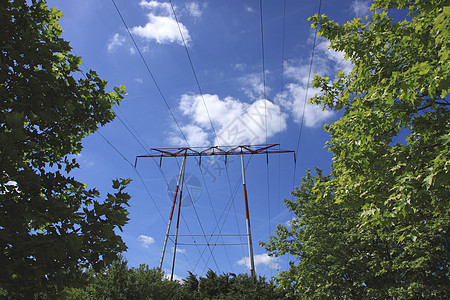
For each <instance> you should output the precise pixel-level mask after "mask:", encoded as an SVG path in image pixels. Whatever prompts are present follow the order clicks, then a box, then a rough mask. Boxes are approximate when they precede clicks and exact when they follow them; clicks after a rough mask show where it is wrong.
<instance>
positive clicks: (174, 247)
mask: <svg viewBox="0 0 450 300" xmlns="http://www.w3.org/2000/svg"><path fill="white" fill-rule="evenodd" d="M184 160H186V156H185V157H184ZM185 168H186V162H185V163H184V165H183V166H182V169H183V172H182V175H181V183H180V200H179V201H178V216H177V229H176V231H175V243H174V245H173V258H172V272H171V273H170V280H173V271H174V269H175V255H176V253H177V242H178V228H179V226H180V212H181V198H182V197H183V183H184V170H185Z"/></svg>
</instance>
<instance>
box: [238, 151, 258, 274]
mask: <svg viewBox="0 0 450 300" xmlns="http://www.w3.org/2000/svg"><path fill="white" fill-rule="evenodd" d="M241 166H242V184H243V186H244V203H245V221H246V224H247V239H248V253H249V257H250V275H251V276H255V260H254V258H253V244H252V232H251V229H250V214H249V211H248V198H247V187H246V184H245V168H244V154H243V153H241Z"/></svg>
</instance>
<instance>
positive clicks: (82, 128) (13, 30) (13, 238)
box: [0, 0, 130, 299]
mask: <svg viewBox="0 0 450 300" xmlns="http://www.w3.org/2000/svg"><path fill="white" fill-rule="evenodd" d="M61 16H62V14H61V12H59V11H57V10H56V9H50V10H49V9H47V7H46V3H45V1H39V0H37V1H31V2H30V1H25V0H14V1H2V3H1V4H0V24H1V28H2V30H1V31H0V99H1V100H0V173H1V174H0V214H1V218H0V265H1V266H2V267H1V268H0V289H2V291H7V294H8V297H10V298H14V299H16V298H28V299H32V298H52V297H53V296H52V295H54V294H57V293H58V292H59V291H60V290H61V289H62V287H63V286H66V285H68V284H77V283H79V284H81V283H82V278H83V276H84V274H83V272H82V269H83V268H88V267H89V266H94V267H95V268H100V267H102V266H104V265H108V264H109V263H111V262H112V261H113V260H114V259H116V258H117V253H120V252H121V251H124V250H125V249H126V246H125V244H124V243H123V241H122V239H121V238H120V237H119V236H118V235H117V234H116V233H115V229H116V228H119V229H120V228H121V226H124V225H125V223H126V222H127V220H128V218H127V211H126V209H125V207H126V206H127V205H128V204H127V202H128V200H129V198H130V197H129V195H128V194H126V193H125V192H124V188H125V186H126V185H127V184H128V183H129V182H130V180H118V181H115V182H114V189H115V190H116V191H115V192H114V193H113V194H108V196H107V198H106V199H105V200H103V201H100V200H99V199H98V198H99V192H98V191H97V190H95V189H92V190H88V189H86V185H85V184H83V183H80V182H78V181H76V180H75V179H74V178H72V177H69V176H68V173H69V172H70V171H71V170H73V169H74V168H77V167H78V164H77V162H76V160H75V159H71V158H70V157H73V155H76V154H79V153H80V151H81V149H82V145H81V140H82V138H83V137H85V136H86V135H88V134H90V133H92V132H95V131H96V130H97V129H98V127H99V126H102V125H105V124H107V123H108V122H110V121H112V120H113V118H114V114H113V112H112V110H111V108H112V106H113V105H114V104H118V103H119V101H120V100H121V99H122V97H123V94H124V88H123V87H120V88H114V92H106V90H105V88H106V85H107V83H106V82H105V81H104V80H101V79H100V78H99V77H98V76H97V74H96V73H95V72H94V71H90V72H88V73H86V74H83V73H82V72H81V71H80V70H79V68H78V67H79V65H80V63H81V58H80V57H76V56H74V55H72V54H70V50H71V48H70V46H69V43H68V42H67V41H65V40H63V39H62V38H61V37H60V35H61V32H62V30H61V27H60V26H59V24H58V19H59V18H60V17H61ZM81 75H83V76H81Z"/></svg>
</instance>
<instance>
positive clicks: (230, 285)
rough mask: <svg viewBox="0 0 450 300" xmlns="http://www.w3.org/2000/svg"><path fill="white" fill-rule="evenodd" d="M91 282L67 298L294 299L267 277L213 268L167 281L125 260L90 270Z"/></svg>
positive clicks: (149, 269) (76, 299)
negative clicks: (217, 271)
mask: <svg viewBox="0 0 450 300" xmlns="http://www.w3.org/2000/svg"><path fill="white" fill-rule="evenodd" d="M88 273H89V275H90V283H89V285H87V286H86V287H83V288H70V289H67V290H66V293H65V296H66V297H67V299H72V300H78V299H80V300H81V299H83V300H84V299H193V300H194V299H249V300H250V299H261V300H263V299H267V300H269V299H270V300H272V299H292V298H289V297H287V295H286V292H285V291H284V290H283V289H280V288H278V287H277V286H276V285H275V284H274V283H273V282H267V281H266V279H265V278H264V277H261V276H259V277H251V276H249V275H247V274H239V275H236V274H234V273H223V274H221V275H217V274H216V273H215V272H214V271H212V270H209V271H208V272H206V274H205V277H200V278H197V275H195V274H193V273H192V272H189V276H188V277H187V278H185V279H183V280H182V281H176V280H175V281H171V280H168V279H167V278H166V277H165V276H164V273H163V272H161V271H159V270H158V269H157V268H149V267H148V266H147V265H145V264H142V265H140V266H139V267H138V268H129V267H128V266H127V262H126V261H125V260H124V259H120V260H117V261H115V262H114V263H113V264H112V265H111V266H110V267H108V268H106V269H105V270H102V271H100V272H95V271H93V270H90V272H88Z"/></svg>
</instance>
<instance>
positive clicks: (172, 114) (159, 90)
mask: <svg viewBox="0 0 450 300" xmlns="http://www.w3.org/2000/svg"><path fill="white" fill-rule="evenodd" d="M111 1H112V3H113V4H114V7H115V8H116V11H117V14H118V15H119V17H120V19H121V20H122V23H123V25H124V26H125V28H126V30H127V32H128V35H129V36H130V38H131V40H132V41H133V44H134V46H135V47H136V50H137V51H138V53H139V56H140V58H141V60H142V62H143V63H144V66H145V68H146V69H147V72H148V74H149V75H150V77H151V78H152V80H153V83H154V84H155V87H156V89H157V90H158V92H159V95H160V96H161V99H162V100H163V101H164V104H165V105H166V107H167V109H168V110H169V113H170V115H171V116H172V118H173V120H174V122H175V124H176V126H177V127H178V129H179V130H180V133H181V135H182V136H183V138H184V139H185V140H186V142H187V138H186V136H185V134H184V132H183V130H182V129H181V126H180V124H179V123H178V121H177V119H176V118H175V115H174V113H173V111H172V109H171V108H170V106H169V103H168V102H167V100H166V97H165V96H164V94H163V92H162V90H161V88H160V87H159V84H158V82H157V81H156V78H155V76H153V73H152V71H151V70H150V67H149V65H148V64H147V61H146V60H145V58H144V55H143V54H142V51H141V49H140V48H139V46H138V44H137V43H136V40H135V39H134V37H133V34H132V33H131V31H130V28H129V27H128V25H127V23H126V22H125V19H124V18H123V16H122V13H121V12H120V9H119V7H118V6H117V5H116V2H115V1H114V0H111Z"/></svg>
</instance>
